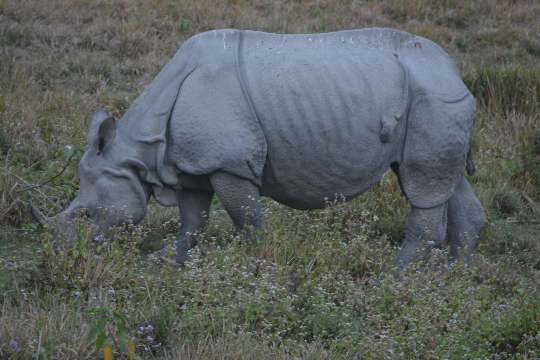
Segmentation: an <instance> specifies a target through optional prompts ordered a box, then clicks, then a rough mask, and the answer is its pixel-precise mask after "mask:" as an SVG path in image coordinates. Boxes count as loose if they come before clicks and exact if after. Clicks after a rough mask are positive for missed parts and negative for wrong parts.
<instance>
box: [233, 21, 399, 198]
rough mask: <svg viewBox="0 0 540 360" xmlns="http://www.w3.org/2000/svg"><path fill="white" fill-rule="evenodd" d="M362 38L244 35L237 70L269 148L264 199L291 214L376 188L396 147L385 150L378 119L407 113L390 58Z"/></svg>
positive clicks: (354, 33)
mask: <svg viewBox="0 0 540 360" xmlns="http://www.w3.org/2000/svg"><path fill="white" fill-rule="evenodd" d="M359 34H360V32H357V31H349V32H338V33H329V34H319V35H275V34H264V33H258V32H246V33H245V35H244V36H245V38H244V44H243V49H241V56H242V61H241V66H242V67H243V71H244V73H245V81H246V82H247V88H248V89H249V93H250V95H251V98H252V101H253V104H254V108H255V109H256V113H257V115H258V117H259V121H260V123H261V127H262V129H263V132H264V134H265V137H266V142H267V145H268V150H267V161H266V166H265V173H264V178H263V191H264V192H266V193H267V194H269V195H270V196H272V197H274V198H276V199H277V200H279V201H281V202H284V203H286V204H288V205H291V206H294V207H297V208H312V207H320V206H323V205H324V198H328V199H329V200H332V199H333V197H334V196H336V195H339V196H345V197H350V196H354V195H356V194H358V193H360V192H363V191H365V190H366V189H368V188H369V187H370V186H371V185H373V183H374V182H376V181H378V180H379V179H380V177H381V176H382V174H383V173H384V172H385V171H386V170H387V169H388V166H389V164H390V162H391V161H392V160H393V158H394V156H395V154H396V152H397V151H396V150H397V148H398V147H399V146H398V145H399V140H400V139H399V138H395V139H393V140H392V141H391V142H390V143H387V144H383V143H381V141H380V139H379V133H380V129H381V117H382V116H383V115H388V116H395V117H400V116H402V115H403V113H404V111H405V107H406V91H405V90H406V89H405V88H406V84H405V74H404V72H403V69H402V67H401V66H400V65H399V63H398V62H397V60H396V58H395V57H394V55H393V53H392V51H387V49H385V50H384V51H382V50H381V49H377V48H375V47H370V46H366V45H365V42H364V43H362V42H361V41H360V40H359Z"/></svg>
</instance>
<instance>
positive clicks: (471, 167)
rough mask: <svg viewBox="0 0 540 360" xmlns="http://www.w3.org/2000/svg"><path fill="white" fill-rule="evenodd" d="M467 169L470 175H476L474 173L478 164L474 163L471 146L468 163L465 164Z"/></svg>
mask: <svg viewBox="0 0 540 360" xmlns="http://www.w3.org/2000/svg"><path fill="white" fill-rule="evenodd" d="M465 170H466V171H467V175H469V176H471V175H474V173H475V172H476V165H474V161H473V157H472V147H470V148H469V152H468V153H467V163H466V164H465Z"/></svg>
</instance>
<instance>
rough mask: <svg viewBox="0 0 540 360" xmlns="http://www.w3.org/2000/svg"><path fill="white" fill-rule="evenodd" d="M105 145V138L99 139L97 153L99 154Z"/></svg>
mask: <svg viewBox="0 0 540 360" xmlns="http://www.w3.org/2000/svg"><path fill="white" fill-rule="evenodd" d="M104 147H105V139H99V142H98V151H97V154H98V155H101V152H102V151H103V148H104Z"/></svg>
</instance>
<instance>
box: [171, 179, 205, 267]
mask: <svg viewBox="0 0 540 360" xmlns="http://www.w3.org/2000/svg"><path fill="white" fill-rule="evenodd" d="M177 197H178V207H179V210H180V215H181V220H182V225H181V226H180V229H179V230H178V235H177V237H176V241H175V244H174V245H175V249H176V262H177V263H178V264H183V263H184V262H185V261H186V259H187V252H188V250H189V249H191V248H193V247H194V246H196V245H197V242H198V237H199V236H200V235H201V234H202V233H204V231H205V230H206V226H207V224H208V215H209V209H210V203H211V201H212V197H213V193H212V192H209V191H204V190H195V189H188V188H182V189H181V190H178V192H177Z"/></svg>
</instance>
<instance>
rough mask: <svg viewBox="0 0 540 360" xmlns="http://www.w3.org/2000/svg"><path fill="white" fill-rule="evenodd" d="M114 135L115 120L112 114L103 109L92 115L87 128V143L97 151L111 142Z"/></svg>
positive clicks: (99, 151) (100, 150)
mask: <svg viewBox="0 0 540 360" xmlns="http://www.w3.org/2000/svg"><path fill="white" fill-rule="evenodd" d="M115 135H116V121H115V120H114V118H113V116H112V115H111V114H110V113H109V112H107V111H104V110H101V111H98V112H96V113H94V114H93V115H92V120H91V122H90V129H89V130H88V145H89V146H92V147H94V148H95V149H96V150H97V151H98V153H101V152H102V151H103V149H104V148H105V147H106V146H107V145H108V144H110V143H111V141H112V140H113V139H114V137H115Z"/></svg>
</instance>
